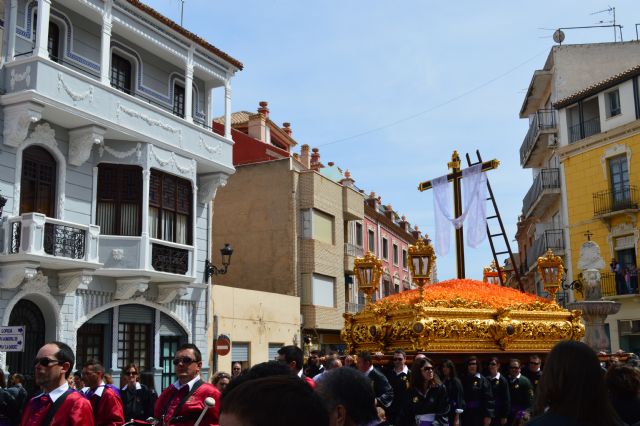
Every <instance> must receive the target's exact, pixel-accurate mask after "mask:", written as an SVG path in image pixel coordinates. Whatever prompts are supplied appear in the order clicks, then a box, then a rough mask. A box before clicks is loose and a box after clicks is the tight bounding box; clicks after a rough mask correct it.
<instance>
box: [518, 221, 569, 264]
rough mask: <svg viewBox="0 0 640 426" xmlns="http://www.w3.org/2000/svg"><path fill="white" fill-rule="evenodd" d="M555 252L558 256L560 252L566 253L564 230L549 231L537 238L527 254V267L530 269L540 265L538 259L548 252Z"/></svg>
mask: <svg viewBox="0 0 640 426" xmlns="http://www.w3.org/2000/svg"><path fill="white" fill-rule="evenodd" d="M549 249H551V250H553V252H554V253H556V254H557V252H559V251H564V232H563V231H562V229H548V230H546V231H544V233H543V234H542V235H541V236H540V237H539V238H537V239H536V240H535V241H534V242H533V245H532V246H531V250H530V251H529V253H530V255H529V253H527V260H528V263H527V266H528V267H529V269H531V267H533V266H535V265H536V264H537V263H538V258H539V257H540V256H543V255H544V254H545V253H546V252H547V250H549Z"/></svg>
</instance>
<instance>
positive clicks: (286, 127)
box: [282, 123, 293, 136]
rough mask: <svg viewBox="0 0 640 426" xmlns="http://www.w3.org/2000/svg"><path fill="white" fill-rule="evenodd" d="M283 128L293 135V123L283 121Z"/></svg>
mask: <svg viewBox="0 0 640 426" xmlns="http://www.w3.org/2000/svg"><path fill="white" fill-rule="evenodd" d="M282 130H283V131H284V132H285V133H286V134H287V135H289V136H291V133H293V132H292V131H291V123H282Z"/></svg>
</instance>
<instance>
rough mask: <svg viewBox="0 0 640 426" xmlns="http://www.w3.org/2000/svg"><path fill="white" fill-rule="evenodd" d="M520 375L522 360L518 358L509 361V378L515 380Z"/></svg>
mask: <svg viewBox="0 0 640 426" xmlns="http://www.w3.org/2000/svg"><path fill="white" fill-rule="evenodd" d="M518 374H520V360H519V359H518V358H511V360H509V376H511V377H513V378H514V379H515V378H516V377H518Z"/></svg>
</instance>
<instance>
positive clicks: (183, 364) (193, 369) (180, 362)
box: [173, 343, 202, 385]
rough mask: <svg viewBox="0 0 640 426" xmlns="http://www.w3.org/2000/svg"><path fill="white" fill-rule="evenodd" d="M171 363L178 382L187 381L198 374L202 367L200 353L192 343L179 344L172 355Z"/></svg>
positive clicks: (183, 382)
mask: <svg viewBox="0 0 640 426" xmlns="http://www.w3.org/2000/svg"><path fill="white" fill-rule="evenodd" d="M173 365H175V368H176V376H177V377H178V381H180V384H183V385H184V384H185V383H189V382H190V381H191V380H193V379H195V378H196V377H197V376H198V375H200V369H201V368H202V354H201V353H200V349H198V347H197V346H196V345H194V344H193V343H185V344H184V345H182V346H180V347H179V348H178V350H177V351H176V354H175V356H174V357H173Z"/></svg>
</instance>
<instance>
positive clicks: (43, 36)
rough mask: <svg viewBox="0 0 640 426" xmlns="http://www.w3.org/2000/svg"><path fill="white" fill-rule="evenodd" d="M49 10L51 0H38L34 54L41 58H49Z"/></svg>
mask: <svg viewBox="0 0 640 426" xmlns="http://www.w3.org/2000/svg"><path fill="white" fill-rule="evenodd" d="M50 12H51V0H38V25H37V28H36V48H35V51H34V54H35V55H36V56H39V57H41V58H46V59H49V50H48V49H47V44H48V42H49V15H50Z"/></svg>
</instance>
